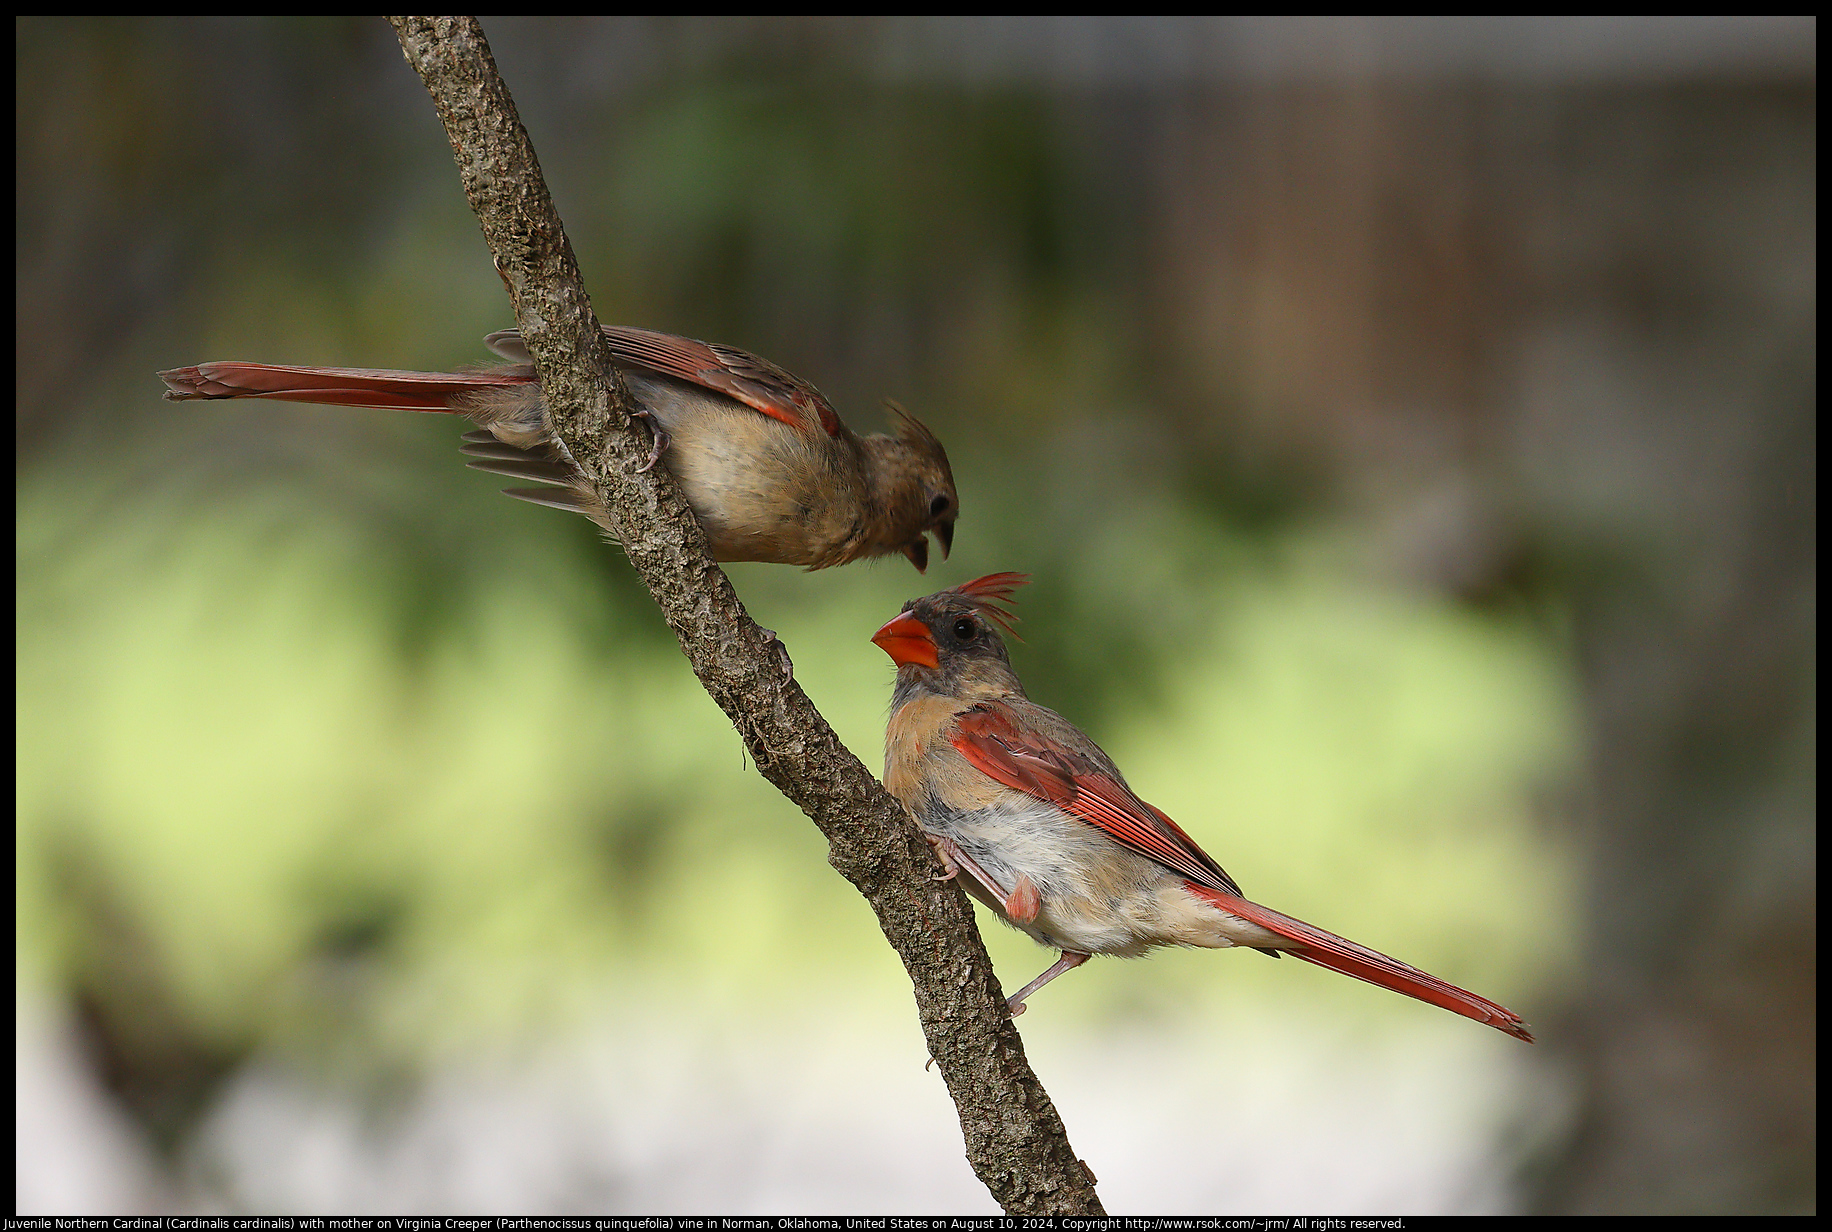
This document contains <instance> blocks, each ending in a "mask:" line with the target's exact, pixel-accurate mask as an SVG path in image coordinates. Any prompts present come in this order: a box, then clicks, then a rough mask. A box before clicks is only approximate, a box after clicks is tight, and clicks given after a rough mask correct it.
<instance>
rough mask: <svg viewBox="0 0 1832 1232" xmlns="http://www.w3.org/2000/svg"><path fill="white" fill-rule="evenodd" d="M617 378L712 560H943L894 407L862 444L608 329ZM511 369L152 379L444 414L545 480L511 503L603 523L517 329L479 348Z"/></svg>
mask: <svg viewBox="0 0 1832 1232" xmlns="http://www.w3.org/2000/svg"><path fill="white" fill-rule="evenodd" d="M604 335H605V338H606V340H607V341H608V342H609V344H610V349H611V356H612V359H613V361H614V362H615V363H616V365H617V367H618V369H619V370H620V371H621V372H622V374H623V379H624V385H625V387H626V388H627V389H628V390H629V393H630V397H631V399H632V400H633V401H634V402H635V404H636V410H635V413H636V414H637V415H639V416H641V417H643V418H645V419H646V420H647V421H648V422H649V425H650V427H651V428H652V429H653V431H654V434H655V447H654V449H653V450H652V451H651V453H650V455H649V460H648V463H647V464H646V465H645V466H644V467H643V468H642V469H644V470H647V469H648V467H650V466H653V465H655V463H656V462H657V461H658V460H659V461H661V462H663V463H665V464H666V466H667V467H668V469H669V470H670V471H672V472H673V473H674V476H675V478H676V479H678V480H679V481H680V484H681V488H682V491H683V493H684V494H685V495H686V497H687V503H688V504H690V505H692V506H693V511H694V513H695V514H696V515H697V516H698V518H699V521H700V525H701V526H702V527H703V528H704V529H705V531H706V539H707V542H708V544H709V545H710V546H711V548H712V554H713V558H714V559H715V560H722V561H737V560H755V561H767V562H771V563H775V564H784V565H802V566H805V567H807V568H809V569H825V568H828V567H830V566H832V565H844V564H847V563H849V562H851V561H855V560H866V559H870V558H871V557H875V556H885V555H889V554H890V553H893V552H901V553H902V554H903V555H905V556H907V557H908V558H909V560H910V563H911V564H913V565H915V566H916V568H917V570H918V571H921V570H924V569H926V568H927V567H928V563H929V541H928V532H930V531H933V532H934V534H935V538H936V540H937V541H938V542H939V543H940V544H941V553H942V556H943V557H944V558H945V557H946V556H947V555H948V550H949V548H950V547H952V545H953V542H954V521H955V518H956V517H957V516H958V514H959V511H960V502H959V498H958V497H957V496H956V495H955V491H954V475H953V472H952V471H951V470H950V469H949V467H948V455H947V453H946V452H944V451H943V449H942V447H941V442H940V441H938V440H936V439H935V434H934V433H932V432H930V431H929V430H928V428H926V427H924V426H923V425H922V423H921V422H919V421H918V420H917V419H916V418H915V417H914V416H912V415H909V414H907V413H905V412H904V411H903V409H902V408H901V407H898V406H896V405H895V404H894V403H893V404H891V406H890V409H891V414H892V416H893V418H894V419H895V421H896V422H895V425H894V427H895V432H894V434H893V435H890V436H884V435H872V436H866V437H860V436H858V435H856V434H855V433H854V432H853V431H852V430H851V429H849V428H848V427H847V426H846V425H845V424H844V423H842V422H841V421H840V417H839V415H838V414H836V413H835V412H834V409H833V407H832V406H831V405H830V404H829V403H828V402H827V399H825V398H824V397H822V396H821V394H820V392H819V391H818V390H816V389H815V388H814V387H813V386H812V385H809V384H808V383H807V382H805V381H803V380H801V379H800V378H798V377H795V376H792V375H790V374H789V373H787V372H785V371H783V370H782V369H781V368H778V367H777V366H776V365H774V364H772V363H770V362H769V361H768V360H763V359H759V358H757V357H756V356H755V355H748V354H746V353H745V352H743V351H739V350H734V349H733V348H731V347H724V346H716V345H714V344H711V343H706V342H696V341H694V340H693V339H691V338H677V337H674V336H673V335H671V334H658V333H653V332H651V331H649V330H643V329H627V328H622V327H617V326H606V327H605V329H604ZM484 341H485V342H486V344H487V345H488V346H489V347H490V348H491V349H492V350H493V351H495V352H496V353H497V354H498V355H500V356H502V357H503V358H504V359H506V360H510V361H512V362H510V363H507V364H500V365H497V366H495V367H491V368H482V369H479V370H477V371H474V372H392V371H388V370H385V369H371V368H307V367H293V366H280V365H273V364H251V363H242V362H239V361H224V362H217V363H207V364H198V365H196V366H195V367H190V368H174V369H172V370H171V371H168V372H161V373H160V374H159V377H160V379H161V380H163V381H164V382H165V383H166V387H167V392H166V395H165V396H166V397H167V398H168V399H170V400H172V401H184V400H187V399H210V398H272V399H276V400H278V401H281V402H322V403H330V404H332V405H336V406H367V407H385V408H393V409H399V410H410V411H444V412H449V413H451V414H456V415H464V416H466V417H468V418H469V419H470V420H471V421H472V422H473V423H475V424H476V425H477V426H478V431H474V432H467V433H466V434H465V436H464V445H463V446H462V448H463V451H464V452H465V453H467V454H469V455H471V456H472V457H473V458H474V459H476V460H475V461H473V462H471V463H470V465H471V466H473V467H475V468H477V469H479V470H486V471H492V472H495V473H497V474H500V475H508V476H510V477H511V478H514V479H523V480H529V481H532V482H534V483H538V484H542V485H544V486H542V487H538V488H508V489H505V492H506V494H507V495H509V496H513V497H516V498H518V499H520V500H526V501H532V502H534V503H535V504H538V505H551V506H553V507H554V508H556V509H566V510H570V511H572V512H574V513H581V514H584V515H585V516H586V517H588V518H590V519H591V520H592V521H594V522H596V523H597V524H598V525H599V526H600V527H602V528H603V529H604V530H605V532H606V533H607V534H610V535H612V537H613V538H614V537H615V534H616V532H615V529H614V527H613V526H612V525H611V521H610V517H609V514H608V512H607V511H606V510H605V508H604V506H603V505H602V504H600V503H599V501H598V498H597V496H596V495H595V494H594V493H593V491H592V487H591V484H590V483H588V482H587V481H586V480H585V478H584V476H583V474H582V473H581V472H580V470H579V468H578V467H577V466H576V465H575V464H574V463H573V461H572V459H571V458H570V456H569V455H568V454H567V453H566V451H565V449H564V447H563V446H562V445H561V444H560V443H559V442H558V441H557V440H556V439H555V438H554V436H553V433H552V430H551V427H550V426H549V423H548V419H547V414H546V406H545V404H544V402H543V401H542V398H541V388H540V385H539V384H538V383H536V381H535V376H534V366H533V363H532V362H531V361H530V359H529V355H528V350H527V347H526V345H525V344H524V343H523V342H522V338H521V335H520V334H519V333H518V332H516V331H514V330H504V331H502V332H500V333H495V334H491V335H490V336H489V337H488V338H486V339H485V340H484Z"/></svg>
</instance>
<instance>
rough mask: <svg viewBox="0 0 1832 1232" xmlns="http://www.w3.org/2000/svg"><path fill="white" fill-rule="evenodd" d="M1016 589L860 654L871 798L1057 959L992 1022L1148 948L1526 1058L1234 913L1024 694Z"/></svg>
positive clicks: (1181, 841)
mask: <svg viewBox="0 0 1832 1232" xmlns="http://www.w3.org/2000/svg"><path fill="white" fill-rule="evenodd" d="M1025 580H1026V578H1025V575H1024V574H1021V573H994V574H991V575H989V576H987V577H983V578H978V579H976V580H975V581H971V582H968V583H966V584H965V585H962V586H957V587H955V588H954V589H952V590H944V591H942V592H940V593H939V594H934V595H930V596H928V597H927V598H925V599H915V600H912V601H911V602H909V603H906V604H905V605H904V608H903V612H902V613H901V614H900V615H898V616H897V617H896V618H895V619H893V620H891V621H889V622H887V623H886V624H885V625H884V627H883V628H881V629H879V630H878V632H877V633H876V634H875V635H874V636H873V637H872V641H873V642H875V643H877V645H878V646H880V647H881V648H883V650H884V651H885V652H886V653H887V654H889V655H890V657H891V658H892V659H893V660H894V661H895V662H896V664H897V686H896V691H895V693H894V694H893V696H892V700H891V717H890V725H889V727H888V729H887V730H886V732H885V739H884V785H885V787H886V788H888V789H889V790H890V793H891V794H892V795H893V796H895V797H897V799H898V800H900V801H902V803H903V806H904V807H905V808H906V809H908V810H909V811H910V813H911V815H913V816H914V817H915V819H916V821H917V823H918V824H919V825H921V826H922V828H923V830H924V832H925V833H926V834H927V835H928V838H929V841H930V842H931V843H932V844H933V845H934V846H935V848H936V852H937V854H938V855H939V856H940V857H941V861H942V865H943V867H944V868H945V869H946V870H947V873H948V876H949V877H959V878H961V880H962V883H963V884H964V885H965V886H966V888H967V890H968V891H969V892H970V893H972V894H973V895H974V897H976V898H978V899H979V900H980V901H981V902H983V903H985V904H986V905H987V906H989V907H991V908H992V909H993V911H995V912H996V913H998V915H999V917H1000V918H1001V919H1003V920H1004V921H1005V922H1006V923H1008V924H1011V925H1012V926H1013V927H1015V928H1018V929H1020V930H1022V931H1023V932H1026V933H1028V934H1030V936H1031V937H1032V938H1033V939H1034V940H1036V941H1037V942H1039V943H1040V944H1042V945H1046V946H1050V947H1053V948H1055V949H1058V950H1060V951H1062V957H1061V959H1060V960H1059V961H1058V962H1056V963H1055V964H1054V965H1053V966H1051V967H1050V968H1049V969H1048V970H1047V971H1045V972H1044V973H1043V974H1042V975H1040V976H1038V977H1037V978H1036V979H1034V980H1032V981H1031V982H1030V983H1029V984H1026V985H1025V986H1024V987H1023V988H1022V989H1020V990H1019V991H1018V993H1017V995H1015V996H1013V997H1011V998H1010V999H1009V1000H1008V1001H1007V1002H1006V1005H1007V1007H1008V1008H1009V1010H1010V1012H1011V1014H1012V1015H1013V1016H1014V1017H1016V1016H1017V1015H1019V1014H1022V1013H1023V1012H1024V1008H1025V1007H1024V1002H1025V998H1027V997H1029V996H1030V995H1031V994H1032V993H1034V992H1036V991H1037V990H1038V989H1039V988H1041V987H1043V986H1044V985H1045V984H1047V983H1049V982H1050V981H1051V980H1053V979H1055V978H1056V977H1057V976H1059V975H1061V974H1062V973H1063V972H1065V971H1069V970H1072V969H1073V968H1075V967H1078V966H1080V965H1081V964H1082V963H1084V962H1086V961H1087V960H1088V958H1089V956H1090V955H1094V954H1117V955H1120V956H1122V957H1128V958H1130V957H1136V956H1138V955H1140V954H1143V953H1145V952H1146V951H1147V950H1150V949H1152V948H1153V947H1156V946H1161V945H1188V946H1206V947H1210V948H1225V947H1230V946H1246V947H1248V948H1250V949H1256V950H1260V951H1262V952H1264V953H1267V954H1271V955H1272V956H1274V957H1277V956H1278V955H1280V954H1290V955H1292V956H1293V957H1294V958H1301V959H1303V960H1304V961H1306V962H1311V963H1316V964H1317V965H1318V966H1320V967H1328V968H1329V969H1330V970H1332V971H1340V972H1341V973H1342V974H1344V975H1352V976H1354V977H1355V978H1356V979H1360V980H1366V981H1367V982H1368V983H1370V984H1378V985H1379V986H1380V987H1382V988H1389V989H1392V990H1393V991H1394V992H1399V993H1404V994H1405V995H1407V996H1409V997H1417V998H1418V999H1419V1000H1420V1001H1427V1002H1430V1003H1431V1004H1432V1005H1436V1006H1439V1007H1441V1008H1443V1009H1447V1010H1450V1011H1451V1012H1452V1013H1456V1014H1462V1015H1464V1016H1465V1017H1467V1018H1473V1019H1475V1020H1476V1021H1477V1022H1484V1023H1487V1024H1488V1025H1489V1026H1491V1027H1494V1028H1495V1029H1496V1030H1498V1031H1504V1032H1506V1033H1507V1034H1509V1035H1512V1036H1514V1037H1515V1038H1516V1039H1521V1040H1525V1041H1527V1042H1528V1043H1531V1042H1532V1040H1533V1036H1532V1033H1531V1032H1530V1031H1529V1030H1528V1029H1527V1024H1526V1023H1524V1022H1522V1021H1521V1019H1520V1016H1519V1015H1517V1014H1515V1013H1514V1012H1513V1011H1512V1010H1509V1009H1505V1008H1503V1007H1502V1006H1499V1005H1497V1004H1495V1003H1494V1002H1493V1001H1489V1000H1487V999H1485V998H1483V997H1478V996H1476V995H1475V994H1474V993H1471V992H1465V991H1464V990H1463V989H1461V988H1458V987H1456V986H1455V985H1452V984H1447V983H1445V982H1444V981H1443V980H1440V979H1438V978H1437V977H1436V976H1434V975H1428V974H1426V973H1425V972H1423V971H1420V970H1418V969H1417V968H1416V967H1409V966H1407V965H1406V964H1405V963H1402V962H1399V961H1397V960H1395V959H1392V958H1388V957H1387V956H1386V955H1385V954H1377V953H1375V952H1374V951H1373V950H1370V949H1367V948H1366V947H1365V946H1360V945H1357V944H1355V943H1354V942H1353V941H1348V940H1345V939H1344V938H1342V937H1338V936H1336V935H1335V934H1334V933H1327V932H1324V931H1323V930H1322V929H1320V928H1316V927H1314V926H1312V925H1310V924H1306V923H1305V922H1304V921H1302V920H1296V919H1293V918H1292V917H1290V916H1288V915H1281V914H1280V913H1279V912H1277V911H1273V910H1272V909H1270V908H1268V907H1262V906H1260V905H1259V904H1258V903H1254V902H1249V901H1248V900H1247V899H1246V898H1245V897H1244V896H1243V895H1242V894H1241V890H1240V887H1239V886H1238V885H1236V884H1235V883H1234V879H1233V878H1232V877H1229V876H1228V874H1227V873H1225V872H1224V871H1222V867H1221V865H1219V864H1217V863H1216V862H1215V861H1214V860H1213V859H1211V858H1210V857H1209V855H1208V853H1206V852H1204V851H1203V850H1202V848H1200V847H1198V846H1197V845H1196V842H1195V840H1194V839H1192V838H1190V836H1189V835H1187V834H1185V833H1184V832H1183V831H1182V829H1180V828H1179V827H1178V825H1177V823H1176V822H1174V821H1172V820H1171V819H1170V818H1169V817H1166V816H1165V815H1164V814H1163V813H1161V812H1159V811H1158V810H1157V809H1155V808H1153V807H1152V806H1151V805H1149V804H1147V803H1145V801H1144V800H1141V799H1140V798H1139V797H1138V796H1137V795H1135V794H1134V793H1133V791H1132V788H1131V787H1129V786H1127V784H1126V780H1125V778H1124V777H1123V776H1122V775H1121V774H1120V772H1119V768H1118V767H1117V766H1115V765H1114V764H1113V759H1112V758H1110V757H1108V756H1107V754H1106V753H1104V752H1103V751H1101V748H1100V746H1099V745H1097V744H1095V743H1094V741H1093V740H1091V739H1089V738H1088V737H1087V735H1086V734H1084V733H1083V732H1082V731H1081V730H1080V729H1078V728H1077V727H1075V725H1074V724H1072V723H1070V722H1069V721H1068V720H1067V719H1065V718H1063V717H1062V716H1061V715H1059V714H1057V713H1056V712H1055V711H1053V710H1049V709H1046V708H1045V707H1043V706H1039V705H1038V704H1037V703H1035V702H1033V701H1031V700H1030V699H1029V698H1028V697H1026V696H1025V694H1024V686H1023V685H1022V684H1020V683H1019V682H1018V677H1017V675H1016V674H1015V673H1014V672H1013V671H1012V667H1011V660H1010V658H1009V657H1008V656H1007V654H1006V650H1005V641H1004V639H1003V638H1002V637H1001V636H1000V634H999V626H1002V627H1004V628H1005V629H1006V631H1008V632H1009V631H1010V628H1011V624H1010V622H1011V620H1012V619H1013V617H1012V615H1011V613H1010V611H1008V610H1007V609H1006V608H1005V607H1004V606H1002V605H1003V604H1005V603H1007V602H1009V600H1010V598H1011V593H1012V590H1013V589H1014V588H1015V587H1017V586H1019V585H1022V584H1023V582H1024V581H1025Z"/></svg>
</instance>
